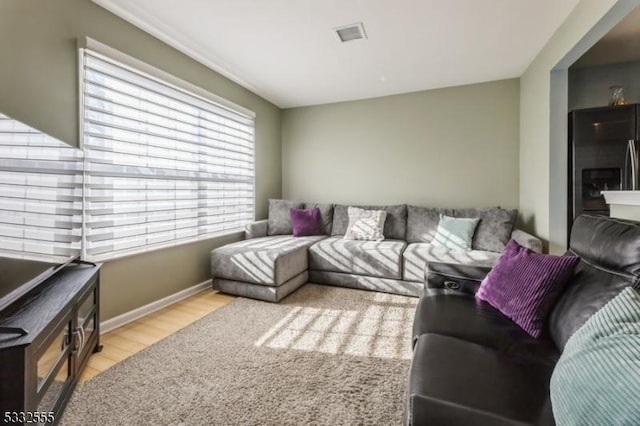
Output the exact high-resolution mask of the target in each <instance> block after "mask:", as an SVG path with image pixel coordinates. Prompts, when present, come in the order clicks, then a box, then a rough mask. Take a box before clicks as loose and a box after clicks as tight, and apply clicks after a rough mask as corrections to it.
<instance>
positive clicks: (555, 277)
mask: <svg viewBox="0 0 640 426" xmlns="http://www.w3.org/2000/svg"><path fill="white" fill-rule="evenodd" d="M579 261H580V258H578V257H576V256H554V255H550V254H542V253H535V252H534V251H532V250H529V249H528V248H526V247H522V246H521V245H519V244H518V243H516V242H515V241H514V240H511V241H509V244H507V247H506V248H505V249H504V251H503V252H502V254H501V255H500V258H499V259H498V261H497V262H496V264H495V265H494V266H493V269H491V271H490V272H489V273H488V274H487V276H486V277H485V278H484V280H482V284H480V288H479V289H478V292H477V293H476V298H478V299H481V300H484V301H486V302H489V304H490V305H491V306H493V307H494V308H496V309H498V310H499V311H500V312H502V313H503V314H505V315H506V316H508V317H509V318H511V319H512V320H513V321H514V322H515V323H516V324H518V325H519V326H520V327H522V329H523V330H524V331H526V332H527V333H529V334H531V335H532V336H533V337H540V335H541V334H542V331H543V329H544V325H545V323H546V320H547V316H548V315H549V312H550V311H551V308H552V307H553V304H554V303H555V302H556V300H557V299H558V296H559V295H560V293H561V291H562V290H563V288H564V286H565V285H566V283H567V280H568V279H569V277H571V275H572V274H573V269H574V268H575V266H576V264H577V263H578V262H579Z"/></svg>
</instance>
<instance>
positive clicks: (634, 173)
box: [628, 140, 638, 191]
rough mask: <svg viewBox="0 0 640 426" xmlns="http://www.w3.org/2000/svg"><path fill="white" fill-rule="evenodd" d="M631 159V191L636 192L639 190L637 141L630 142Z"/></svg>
mask: <svg viewBox="0 0 640 426" xmlns="http://www.w3.org/2000/svg"><path fill="white" fill-rule="evenodd" d="M628 149H629V157H630V160H631V161H630V163H631V185H630V186H631V188H629V189H631V190H632V191H635V190H637V189H638V151H637V150H636V141H634V140H629V148H628Z"/></svg>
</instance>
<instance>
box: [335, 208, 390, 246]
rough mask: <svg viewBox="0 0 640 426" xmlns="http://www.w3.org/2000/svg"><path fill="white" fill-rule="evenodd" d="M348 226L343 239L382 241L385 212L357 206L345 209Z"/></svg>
mask: <svg viewBox="0 0 640 426" xmlns="http://www.w3.org/2000/svg"><path fill="white" fill-rule="evenodd" d="M347 215H348V216H349V226H347V232H346V233H345V234H344V239H345V240H368V241H382V240H384V235H383V233H382V231H383V230H384V221H385V219H386V218H387V212H385V211H384V210H364V209H359V208H357V207H349V208H348V209H347Z"/></svg>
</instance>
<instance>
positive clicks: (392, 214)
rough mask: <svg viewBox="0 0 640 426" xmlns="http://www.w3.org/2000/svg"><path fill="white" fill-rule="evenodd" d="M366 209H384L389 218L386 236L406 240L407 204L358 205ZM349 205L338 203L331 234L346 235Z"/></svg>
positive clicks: (335, 207) (334, 210)
mask: <svg viewBox="0 0 640 426" xmlns="http://www.w3.org/2000/svg"><path fill="white" fill-rule="evenodd" d="M352 207H358V208H361V209H365V210H384V211H385V212H387V218H386V219H385V222H384V232H383V234H384V237H385V238H388V239H390V240H404V239H405V237H406V232H407V205H406V204H398V205H393V206H357V205H354V206H352ZM348 208H349V206H348V205H344V204H336V205H335V206H334V209H333V228H332V230H331V235H344V234H345V233H346V232H347V227H348V226H349V215H348V212H347V210H348Z"/></svg>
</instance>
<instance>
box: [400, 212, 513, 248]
mask: <svg viewBox="0 0 640 426" xmlns="http://www.w3.org/2000/svg"><path fill="white" fill-rule="evenodd" d="M441 214H444V215H447V216H453V217H460V218H480V222H479V223H478V226H477V227H476V230H475V233H474V235H473V240H472V243H471V248H473V249H474V250H486V251H493V252H497V253H500V252H501V251H502V250H504V248H505V246H506V245H507V243H508V242H509V238H510V237H511V232H512V231H513V228H514V225H515V222H516V219H517V216H518V211H517V210H506V209H501V208H498V207H495V208H478V209H441V208H428V207H417V206H407V242H410V243H430V242H431V241H432V240H433V237H434V236H435V235H436V230H437V229H438V223H439V220H440V215H441Z"/></svg>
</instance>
